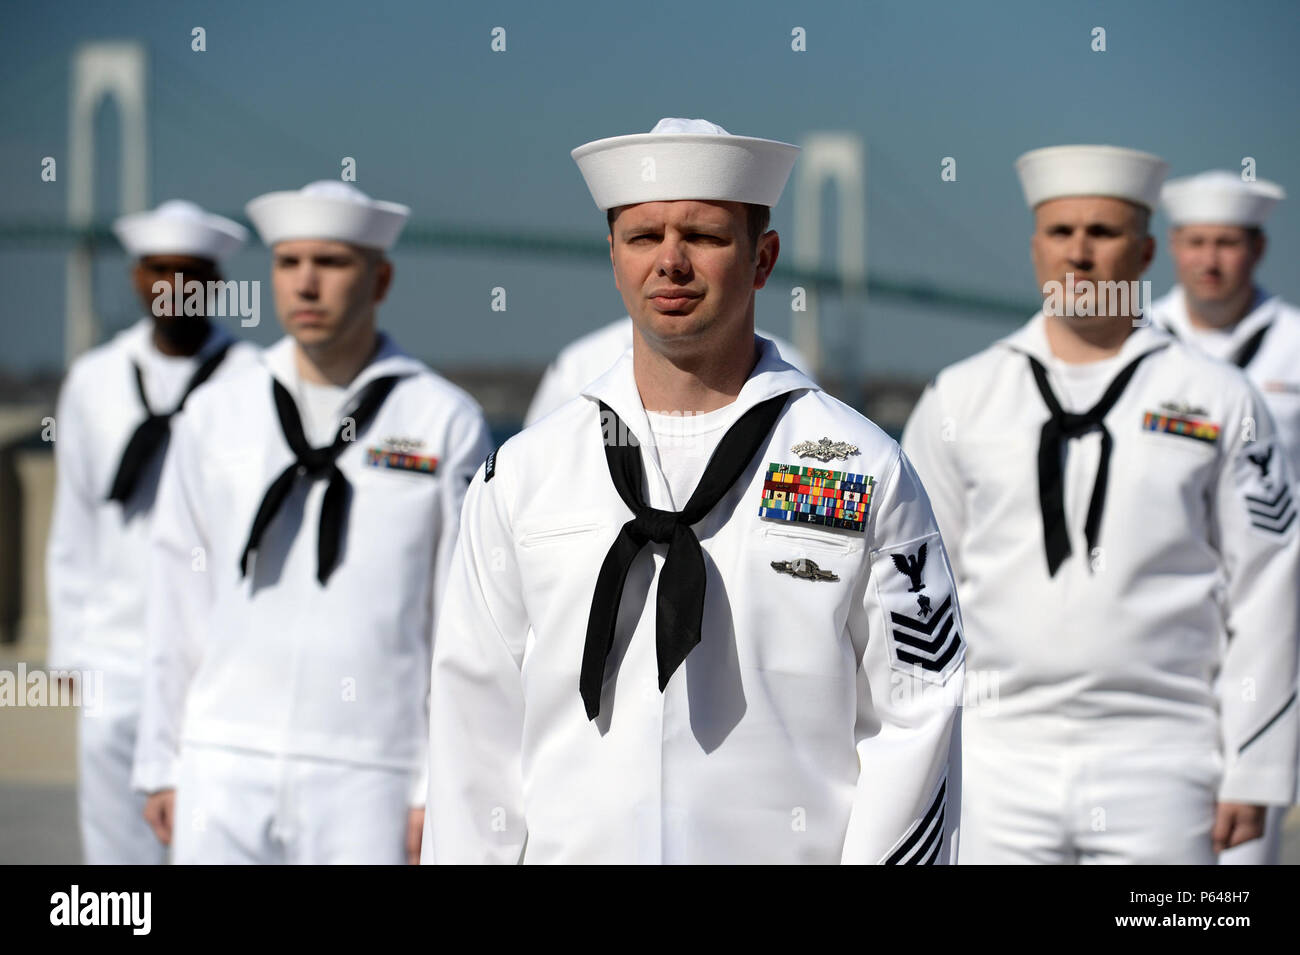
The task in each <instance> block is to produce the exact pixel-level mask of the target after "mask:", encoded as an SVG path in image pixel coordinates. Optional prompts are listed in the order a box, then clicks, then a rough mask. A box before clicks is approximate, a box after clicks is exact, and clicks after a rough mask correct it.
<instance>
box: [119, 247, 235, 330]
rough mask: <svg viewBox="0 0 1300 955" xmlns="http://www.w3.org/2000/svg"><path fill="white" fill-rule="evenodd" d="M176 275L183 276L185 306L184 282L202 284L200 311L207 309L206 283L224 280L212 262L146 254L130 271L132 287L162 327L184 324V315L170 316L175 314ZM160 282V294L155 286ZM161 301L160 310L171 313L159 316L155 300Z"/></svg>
mask: <svg viewBox="0 0 1300 955" xmlns="http://www.w3.org/2000/svg"><path fill="white" fill-rule="evenodd" d="M177 274H179V275H180V277H181V279H180V281H181V301H182V307H183V303H184V300H185V283H187V282H202V283H203V287H204V294H203V295H202V296H200V299H201V308H202V309H206V308H207V283H208V282H214V281H218V280H219V279H220V278H221V273H220V271H219V270H218V269H217V263H215V262H213V261H212V260H211V259H201V258H199V257H198V256H194V255H146V256H142V257H141V258H140V259H138V260H137V261H136V263H135V267H134V268H132V270H131V284H132V285H134V286H135V291H136V294H137V295H139V297H140V302H141V304H142V305H144V307H145V309H146V310H147V311H148V313H149V314H150V315H153V316H154V317H155V318H156V319H157V321H158V323H159V325H160V326H168V327H170V326H172V325H174V324H176V323H178V322H184V321H185V315H184V314H181V315H180V316H172V315H171V314H170V313H171V312H172V311H174V306H175V301H176V299H175V294H176V293H175V289H174V288H173V286H174V285H175V284H176V276H177ZM159 282H161V283H163V284H162V285H158V288H159V291H157V292H155V291H154V286H155V284H156V283H159ZM164 286H165V288H164ZM158 299H161V301H160V302H159V310H163V309H165V310H166V311H167V313H168V314H166V315H163V316H159V315H157V314H156V312H155V310H154V301H155V300H158ZM191 317H193V316H191Z"/></svg>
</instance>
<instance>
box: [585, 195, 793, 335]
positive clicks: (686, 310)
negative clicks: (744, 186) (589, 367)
mask: <svg viewBox="0 0 1300 955" xmlns="http://www.w3.org/2000/svg"><path fill="white" fill-rule="evenodd" d="M779 251H780V240H779V239H778V237H777V234H776V233H775V232H768V233H767V234H765V235H763V236H761V237H760V238H759V240H758V247H757V248H755V247H754V246H753V245H752V244H751V243H750V240H749V233H748V218H747V213H746V210H745V207H744V205H742V204H741V203H739V202H704V201H700V200H694V199H688V200H678V201H673V202H642V203H638V204H636V205H632V206H625V207H623V208H621V209H620V210H618V214H617V216H616V217H615V219H614V224H613V228H612V230H611V234H610V238H609V257H610V261H611V262H612V263H613V266H614V284H615V285H617V286H618V290H619V292H621V293H622V295H623V303H624V304H625V305H626V306H627V311H628V314H629V315H631V316H632V320H633V321H634V322H635V323H636V326H637V328H638V329H639V330H640V332H641V334H642V335H644V336H645V337H647V338H649V339H651V340H652V341H655V342H658V343H661V344H663V345H665V346H667V347H672V345H673V344H686V343H689V342H690V341H691V340H692V339H698V337H699V336H701V335H705V334H707V333H708V332H709V331H710V329H716V328H722V327H726V326H727V325H730V324H731V323H734V322H740V321H744V319H745V316H746V315H747V314H748V311H749V309H750V307H751V305H752V302H753V295H754V290H755V289H760V288H762V287H763V285H764V284H766V282H767V277H768V276H769V275H770V274H771V272H772V268H773V267H774V266H775V265H776V258H777V255H778V253H779Z"/></svg>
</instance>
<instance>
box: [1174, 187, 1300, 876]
mask: <svg viewBox="0 0 1300 955" xmlns="http://www.w3.org/2000/svg"><path fill="white" fill-rule="evenodd" d="M1285 197H1286V193H1285V191H1284V190H1283V189H1282V187H1281V186H1279V185H1277V184H1276V183H1272V182H1266V181H1264V180H1255V181H1249V182H1247V181H1244V180H1243V179H1242V178H1241V176H1240V175H1236V174H1233V173H1230V172H1220V171H1214V172H1205V173H1201V174H1200V175H1196V176H1188V177H1186V178H1184V179H1176V180H1172V181H1170V182H1168V183H1166V184H1165V187H1164V189H1163V190H1162V192H1161V202H1162V204H1163V205H1164V209H1165V212H1166V214H1167V215H1168V216H1169V220H1170V223H1171V228H1170V230H1169V247H1170V250H1171V253H1172V255H1173V259H1174V267H1175V268H1176V270H1177V272H1178V284H1177V285H1175V286H1174V288H1173V289H1171V290H1170V291H1169V293H1168V294H1167V295H1165V296H1164V297H1163V298H1161V299H1159V300H1157V301H1156V303H1155V305H1154V307H1153V311H1154V314H1155V319H1156V321H1158V322H1160V323H1161V324H1162V325H1164V326H1165V327H1166V328H1167V329H1169V330H1170V331H1171V332H1172V333H1173V334H1174V335H1176V336H1177V337H1178V338H1180V339H1182V340H1183V341H1185V342H1187V343H1189V344H1191V345H1193V346H1195V347H1197V348H1199V349H1201V351H1203V352H1205V353H1207V354H1210V355H1213V356H1214V357H1216V358H1222V359H1224V360H1226V361H1230V362H1232V363H1233V364H1234V365H1236V366H1237V367H1238V368H1241V369H1242V370H1243V371H1245V373H1246V377H1247V378H1249V379H1250V380H1251V383H1252V384H1254V385H1255V387H1256V388H1257V389H1259V391H1260V393H1261V394H1262V395H1263V397H1264V403H1265V404H1267V405H1268V409H1269V411H1270V412H1272V414H1273V420H1274V421H1275V422H1276V423H1277V427H1278V436H1279V438H1280V439H1281V441H1282V447H1283V449H1284V450H1285V451H1286V453H1287V458H1288V460H1289V461H1290V463H1291V476H1292V477H1293V478H1296V477H1298V476H1300V310H1297V309H1296V308H1295V306H1293V305H1290V304H1288V303H1287V302H1285V301H1283V300H1282V298H1281V297H1280V296H1277V295H1273V294H1271V293H1270V292H1268V291H1266V290H1265V289H1264V288H1263V287H1262V286H1260V285H1259V284H1258V283H1256V281H1255V277H1254V276H1255V271H1256V269H1257V268H1258V267H1259V264H1260V262H1261V261H1262V260H1263V257H1264V250H1265V246H1266V244H1267V240H1266V238H1265V235H1264V222H1265V220H1266V219H1267V218H1268V216H1269V214H1270V213H1271V212H1272V211H1273V208H1274V207H1275V206H1276V205H1277V204H1278V203H1279V202H1280V201H1281V200H1282V199H1284V198H1285ZM1296 586H1297V587H1298V588H1300V581H1297V584H1296ZM1285 814H1286V808H1285V807H1283V806H1270V807H1269V810H1268V819H1267V821H1266V822H1265V826H1264V836H1263V838H1261V839H1258V840H1252V841H1251V842H1248V843H1245V844H1244V845H1240V846H1238V847H1236V848H1234V849H1229V850H1227V851H1226V852H1224V853H1223V854H1222V855H1220V857H1219V862H1220V864H1227V865H1233V864H1236V865H1276V864H1277V863H1278V861H1279V859H1280V857H1281V844H1282V822H1283V817H1284V816H1285Z"/></svg>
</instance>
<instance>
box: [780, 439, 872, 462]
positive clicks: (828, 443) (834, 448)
mask: <svg viewBox="0 0 1300 955" xmlns="http://www.w3.org/2000/svg"><path fill="white" fill-rule="evenodd" d="M790 450H791V451H792V452H794V453H795V454H797V455H799V457H801V458H816V459H817V460H818V461H829V460H831V459H832V458H848V457H850V456H851V455H854V454H857V453H858V446H857V445H856V444H849V443H848V442H847V441H832V440H831V439H830V438H822V439H821V440H820V441H800V442H799V443H798V444H796V445H795V446H794V447H792V448H791V449H790Z"/></svg>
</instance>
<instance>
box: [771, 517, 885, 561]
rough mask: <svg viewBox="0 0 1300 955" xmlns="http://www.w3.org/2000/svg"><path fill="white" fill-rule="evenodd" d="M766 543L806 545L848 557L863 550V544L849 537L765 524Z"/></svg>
mask: <svg viewBox="0 0 1300 955" xmlns="http://www.w3.org/2000/svg"><path fill="white" fill-rule="evenodd" d="M760 531H761V532H762V538H763V541H764V542H786V541H788V542H789V543H791V544H806V545H811V546H812V547H815V548H820V549H822V550H825V551H828V552H831V553H835V554H837V555H841V556H844V557H848V556H850V555H852V554H855V553H857V552H859V551H861V550H862V547H863V543H862V541H860V540H853V539H850V538H847V537H839V536H832V535H828V534H827V535H823V534H815V533H810V532H807V531H796V530H794V529H793V528H788V527H778V526H776V525H773V524H764V525H762V526H761V527H760Z"/></svg>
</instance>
